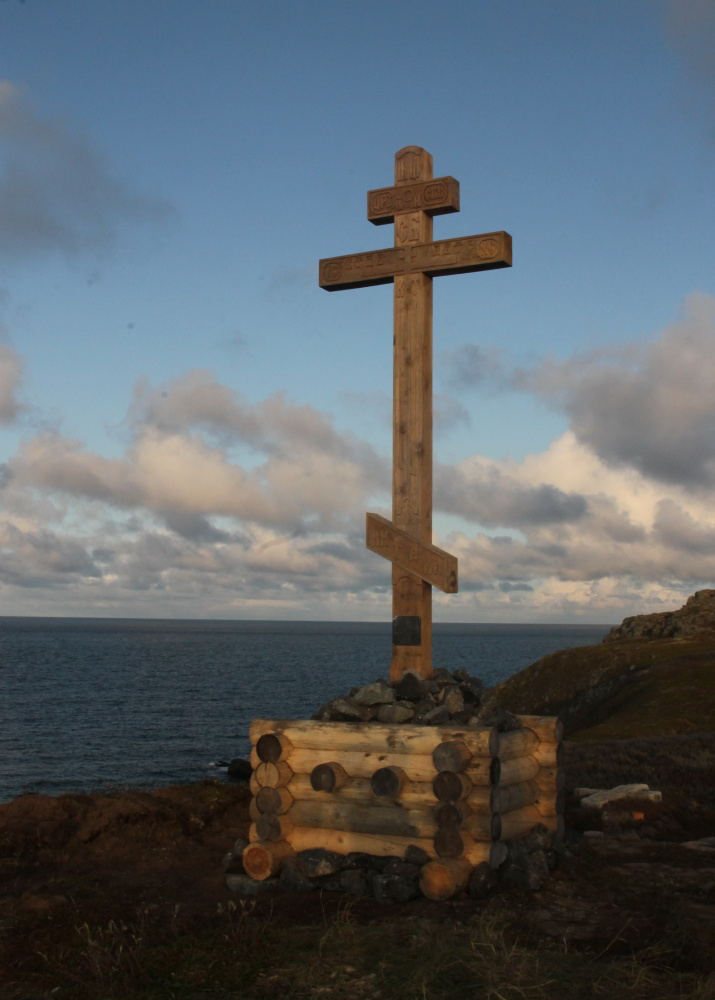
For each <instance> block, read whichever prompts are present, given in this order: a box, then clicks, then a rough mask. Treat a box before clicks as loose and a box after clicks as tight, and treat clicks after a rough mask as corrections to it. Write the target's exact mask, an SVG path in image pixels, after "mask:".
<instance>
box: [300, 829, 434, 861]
mask: <svg viewBox="0 0 715 1000" xmlns="http://www.w3.org/2000/svg"><path fill="white" fill-rule="evenodd" d="M288 843H289V844H290V845H291V847H293V849H294V850H295V851H306V850H308V849H309V848H312V847H324V848H325V849H326V850H328V851H337V853H338V854H349V853H350V852H351V851H359V852H360V853H363V854H376V855H377V856H378V857H386V856H392V855H394V856H396V857H400V858H401V857H402V856H403V854H404V853H405V849H406V848H407V847H409V845H410V844H414V845H415V846H416V847H421V848H422V850H423V851H426V852H427V854H428V855H429V857H431V858H433V857H435V851H434V844H433V843H432V839H431V838H429V839H427V838H420V837H393V836H387V835H386V834H373V833H356V832H355V831H354V830H331V829H327V828H326V829H323V828H321V827H306V826H296V827H294V828H293V829H292V830H291V832H290V833H289V834H288Z"/></svg>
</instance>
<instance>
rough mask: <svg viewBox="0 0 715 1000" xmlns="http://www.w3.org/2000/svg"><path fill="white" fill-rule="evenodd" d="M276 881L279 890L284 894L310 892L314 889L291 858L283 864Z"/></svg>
mask: <svg viewBox="0 0 715 1000" xmlns="http://www.w3.org/2000/svg"><path fill="white" fill-rule="evenodd" d="M278 881H279V883H280V887H281V889H284V890H285V891H286V892H312V891H313V889H314V888H315V885H314V884H313V882H312V881H311V880H310V879H309V878H308V877H307V875H304V874H303V872H302V871H301V870H300V868H298V866H297V865H296V864H295V862H294V860H293V859H292V858H290V859H288V860H287V861H284V862H283V865H282V867H281V874H280V877H279V879H278Z"/></svg>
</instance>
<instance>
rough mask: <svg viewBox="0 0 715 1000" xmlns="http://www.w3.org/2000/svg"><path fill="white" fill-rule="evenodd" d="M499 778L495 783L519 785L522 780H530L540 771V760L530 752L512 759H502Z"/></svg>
mask: <svg viewBox="0 0 715 1000" xmlns="http://www.w3.org/2000/svg"><path fill="white" fill-rule="evenodd" d="M500 765H501V766H500V768H499V779H498V781H495V782H494V784H495V785H496V784H499V785H504V786H506V785H517V784H519V783H520V782H522V781H530V780H531V778H533V777H535V776H536V775H537V774H538V773H539V767H540V765H539V762H538V760H536V758H535V757H533V756H531V754H529V755H528V756H527V757H514V758H513V759H512V760H505V761H500Z"/></svg>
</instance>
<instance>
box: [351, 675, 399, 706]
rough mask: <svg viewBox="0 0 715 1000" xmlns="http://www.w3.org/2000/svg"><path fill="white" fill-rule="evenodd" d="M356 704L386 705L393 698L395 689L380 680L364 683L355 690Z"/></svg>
mask: <svg viewBox="0 0 715 1000" xmlns="http://www.w3.org/2000/svg"><path fill="white" fill-rule="evenodd" d="M354 700H355V701H356V702H357V703H358V705H388V704H390V703H391V702H393V701H394V700H395V689H394V688H392V687H390V685H389V684H384V683H383V682H382V681H376V682H375V683H374V684H366V685H365V687H361V688H358V690H357V691H356V692H355V698H354Z"/></svg>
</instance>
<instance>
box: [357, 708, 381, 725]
mask: <svg viewBox="0 0 715 1000" xmlns="http://www.w3.org/2000/svg"><path fill="white" fill-rule="evenodd" d="M381 708H382V705H361V706H360V715H361V717H362V721H363V722H373V721H374V720H375V719H376V718H377V717H378V716H379V714H380V709H381Z"/></svg>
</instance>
